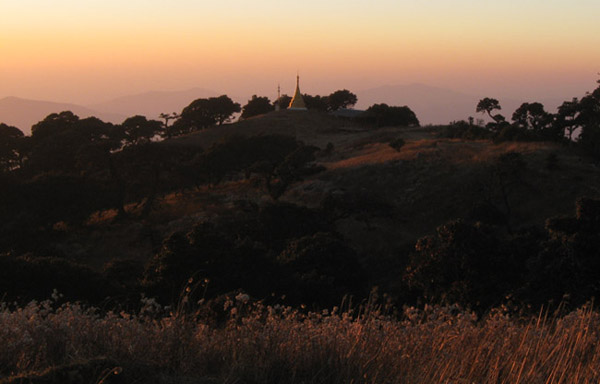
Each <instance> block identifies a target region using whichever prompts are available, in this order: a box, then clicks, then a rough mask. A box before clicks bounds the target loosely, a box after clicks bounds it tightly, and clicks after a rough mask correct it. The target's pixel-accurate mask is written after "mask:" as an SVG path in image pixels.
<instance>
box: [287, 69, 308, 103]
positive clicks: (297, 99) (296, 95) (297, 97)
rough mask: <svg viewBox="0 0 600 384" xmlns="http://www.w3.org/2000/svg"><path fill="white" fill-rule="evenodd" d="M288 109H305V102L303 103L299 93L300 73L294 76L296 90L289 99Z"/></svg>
mask: <svg viewBox="0 0 600 384" xmlns="http://www.w3.org/2000/svg"><path fill="white" fill-rule="evenodd" d="M288 109H289V110H292V111H306V104H304V98H303V97H302V94H301V93H300V75H297V76H296V92H294V97H293V98H292V101H290V106H289V107H288Z"/></svg>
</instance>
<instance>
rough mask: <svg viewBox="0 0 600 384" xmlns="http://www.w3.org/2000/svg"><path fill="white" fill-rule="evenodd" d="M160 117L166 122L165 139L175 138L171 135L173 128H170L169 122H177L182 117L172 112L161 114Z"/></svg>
mask: <svg viewBox="0 0 600 384" xmlns="http://www.w3.org/2000/svg"><path fill="white" fill-rule="evenodd" d="M159 117H160V118H161V119H163V120H164V121H165V123H164V124H163V137H165V138H167V139H170V138H171V136H173V135H172V133H171V127H170V126H169V121H170V120H177V119H179V118H180V117H181V116H180V115H179V114H178V113H176V112H172V113H161V114H160V115H159Z"/></svg>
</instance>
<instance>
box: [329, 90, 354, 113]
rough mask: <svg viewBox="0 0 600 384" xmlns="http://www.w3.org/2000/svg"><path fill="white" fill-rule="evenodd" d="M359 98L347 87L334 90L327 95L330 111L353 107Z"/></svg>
mask: <svg viewBox="0 0 600 384" xmlns="http://www.w3.org/2000/svg"><path fill="white" fill-rule="evenodd" d="M357 101H358V98H357V97H356V95H355V94H354V93H352V92H350V91H349V90H347V89H342V90H339V91H335V92H333V93H332V94H331V95H329V96H328V97H327V104H328V110H329V111H337V110H339V109H343V108H348V107H352V106H354V105H355V104H356V102H357Z"/></svg>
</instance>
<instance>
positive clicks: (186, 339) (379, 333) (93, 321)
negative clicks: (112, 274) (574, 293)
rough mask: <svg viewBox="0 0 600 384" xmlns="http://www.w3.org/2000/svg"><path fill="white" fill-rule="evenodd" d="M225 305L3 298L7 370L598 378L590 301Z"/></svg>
mask: <svg viewBox="0 0 600 384" xmlns="http://www.w3.org/2000/svg"><path fill="white" fill-rule="evenodd" d="M227 307H228V309H227V311H228V320H226V321H225V322H224V323H222V324H217V325H210V326H209V325H207V324H205V323H203V322H202V321H199V320H197V318H198V317H194V316H192V315H193V314H190V315H189V316H181V315H180V314H177V313H174V314H166V315H164V316H156V315H149V314H148V311H147V310H146V311H144V312H140V314H135V315H132V314H127V313H112V312H109V313H107V314H103V315H100V314H99V313H98V311H96V310H95V309H93V308H85V307H83V306H81V305H78V304H65V305H63V306H61V307H59V308H53V305H52V303H51V302H42V303H37V302H32V303H30V304H29V305H27V306H26V307H24V308H17V309H14V308H12V309H11V308H9V307H8V306H6V305H2V307H1V308H0V346H1V347H0V380H1V378H2V377H4V378H7V377H11V376H14V375H25V376H26V375H27V374H31V373H32V372H41V371H44V370H48V369H49V368H52V367H56V366H61V365H65V364H71V363H73V362H81V361H87V360H92V359H97V358H98V357H104V358H107V359H110V361H111V362H112V363H113V364H114V363H116V364H118V365H119V367H122V370H123V375H126V373H127V371H128V370H130V371H131V369H133V368H132V367H140V366H142V367H150V368H151V369H150V370H147V371H146V372H150V373H148V375H154V373H151V372H160V373H161V375H162V376H156V375H154V376H153V380H154V381H152V382H157V380H158V382H160V380H163V379H164V380H165V381H164V382H173V381H177V380H183V379H182V378H186V380H187V379H191V380H200V379H207V378H211V379H212V380H215V382H222V383H242V382H246V383H440V384H441V383H444V384H450V383H456V384H460V383H510V384H515V383H597V382H600V369H599V368H598V367H600V337H599V333H598V330H599V329H600V316H599V314H598V313H597V312H595V311H594V310H593V309H592V308H591V306H586V307H583V308H581V309H579V310H576V311H573V312H571V313H569V314H566V315H564V316H561V317H558V316H554V317H549V316H548V315H547V314H544V313H541V314H540V315H539V316H538V317H535V318H532V319H513V318H511V317H510V316H509V315H507V314H506V313H504V312H502V311H493V312H492V313H491V314H490V315H488V316H487V317H486V318H483V319H477V318H476V316H475V315H474V314H472V313H469V312H465V311H458V310H457V309H456V308H449V307H426V308H425V309H423V310H418V309H415V308H405V309H404V311H403V313H402V314H401V316H400V319H401V320H398V319H397V318H396V317H393V318H392V317H391V316H388V315H385V314H384V313H382V311H381V310H380V309H378V308H376V307H371V308H364V309H363V310H362V311H360V315H359V311H358V310H357V311H356V312H352V311H351V310H345V311H344V312H342V313H339V312H338V309H337V308H335V309H334V310H332V311H331V312H330V311H324V312H320V313H315V312H309V313H303V312H300V311H297V310H294V309H292V308H289V307H280V306H275V307H271V306H264V305H261V304H256V303H254V304H252V303H246V302H244V301H236V300H235V299H234V300H233V301H232V302H230V303H229V304H228V305H227ZM136 372H142V373H137V375H140V374H141V375H143V374H144V373H143V372H144V370H141V371H139V370H138V371H136ZM157 377H162V378H163V379H160V380H159V379H158V378H157ZM167 378H168V380H167ZM109 379H110V377H109V378H107V379H106V382H110V381H109ZM139 379H140V380H142V381H144V379H145V378H144V377H139Z"/></svg>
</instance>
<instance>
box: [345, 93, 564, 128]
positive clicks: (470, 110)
mask: <svg viewBox="0 0 600 384" xmlns="http://www.w3.org/2000/svg"><path fill="white" fill-rule="evenodd" d="M357 97H358V103H357V105H356V108H359V109H366V108H368V107H369V106H371V105H373V104H375V103H386V104H388V105H397V106H403V105H407V106H408V107H410V109H412V110H413V112H415V114H416V115H417V118H418V119H419V121H420V122H421V124H422V125H424V124H447V123H449V122H451V121H457V120H467V119H468V118H469V116H473V117H474V118H475V119H478V118H485V116H484V115H482V114H478V113H476V112H475V108H476V107H477V103H478V102H479V100H481V99H483V98H484V97H492V98H496V99H498V101H499V102H500V105H501V106H502V110H501V111H499V113H500V114H502V115H504V117H506V118H507V120H510V119H511V117H512V114H513V112H514V111H515V110H516V109H517V108H519V106H520V105H521V104H522V103H524V102H534V101H538V102H540V103H542V104H544V106H545V107H546V110H547V111H549V112H553V113H554V112H555V110H556V108H557V107H558V106H559V105H560V104H562V101H563V100H556V99H541V100H515V99H509V98H500V97H497V96H495V95H493V94H490V95H469V94H465V93H460V92H456V91H452V90H449V89H444V88H437V87H432V86H428V85H424V84H409V85H386V86H382V87H377V88H372V89H367V90H364V91H360V92H357Z"/></svg>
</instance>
